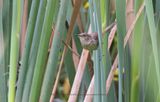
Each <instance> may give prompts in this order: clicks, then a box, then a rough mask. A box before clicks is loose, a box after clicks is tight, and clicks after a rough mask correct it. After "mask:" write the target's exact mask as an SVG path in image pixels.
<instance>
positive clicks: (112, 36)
mask: <svg viewBox="0 0 160 102" xmlns="http://www.w3.org/2000/svg"><path fill="white" fill-rule="evenodd" d="M116 31H117V25H116V24H115V25H114V27H113V28H112V30H111V32H110V34H109V37H108V50H109V49H110V47H111V44H112V42H113V39H114V36H115V33H116Z"/></svg>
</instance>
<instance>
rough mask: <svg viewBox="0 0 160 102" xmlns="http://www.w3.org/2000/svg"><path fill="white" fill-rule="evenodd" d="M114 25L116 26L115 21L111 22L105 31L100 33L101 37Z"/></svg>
mask: <svg viewBox="0 0 160 102" xmlns="http://www.w3.org/2000/svg"><path fill="white" fill-rule="evenodd" d="M115 25H116V21H115V22H113V23H112V24H110V25H109V26H107V27H106V29H105V30H104V31H103V32H102V36H104V34H105V33H106V32H108V31H109V30H111V29H112V28H113V26H115Z"/></svg>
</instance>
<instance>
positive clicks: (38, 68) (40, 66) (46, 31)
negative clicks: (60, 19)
mask: <svg viewBox="0 0 160 102" xmlns="http://www.w3.org/2000/svg"><path fill="white" fill-rule="evenodd" d="M58 3H59V0H49V1H47V7H46V13H45V17H44V23H43V27H42V32H41V39H40V44H39V48H38V53H37V60H36V64H35V69H34V75H33V80H32V86H31V92H30V97H29V102H38V101H39V96H40V91H41V86H42V81H43V80H42V79H43V76H44V72H45V64H46V61H47V54H48V46H49V41H50V35H51V32H52V23H53V18H54V16H55V15H56V12H55V11H56V7H57V6H56V5H57V4H58Z"/></svg>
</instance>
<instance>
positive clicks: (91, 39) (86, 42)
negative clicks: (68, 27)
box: [78, 32, 98, 51]
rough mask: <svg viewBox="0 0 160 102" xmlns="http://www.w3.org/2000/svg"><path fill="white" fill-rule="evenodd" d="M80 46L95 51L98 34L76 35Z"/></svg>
mask: <svg viewBox="0 0 160 102" xmlns="http://www.w3.org/2000/svg"><path fill="white" fill-rule="evenodd" d="M78 36H79V39H80V42H81V45H82V47H83V48H85V49H87V50H90V51H92V50H96V49H97V48H98V33H97V32H94V33H90V34H88V33H80V34H78Z"/></svg>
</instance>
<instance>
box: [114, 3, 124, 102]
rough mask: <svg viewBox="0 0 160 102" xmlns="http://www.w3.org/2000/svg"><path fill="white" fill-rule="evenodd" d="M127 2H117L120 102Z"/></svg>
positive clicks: (121, 99)
mask: <svg viewBox="0 0 160 102" xmlns="http://www.w3.org/2000/svg"><path fill="white" fill-rule="evenodd" d="M125 13H126V0H121V1H120V0H116V19H117V33H118V61H119V65H118V68H119V70H118V71H119V79H118V83H119V84H118V85H119V86H118V95H119V96H118V102H123V97H122V91H123V68H124V48H123V44H124V36H125V34H126V14H125Z"/></svg>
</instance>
